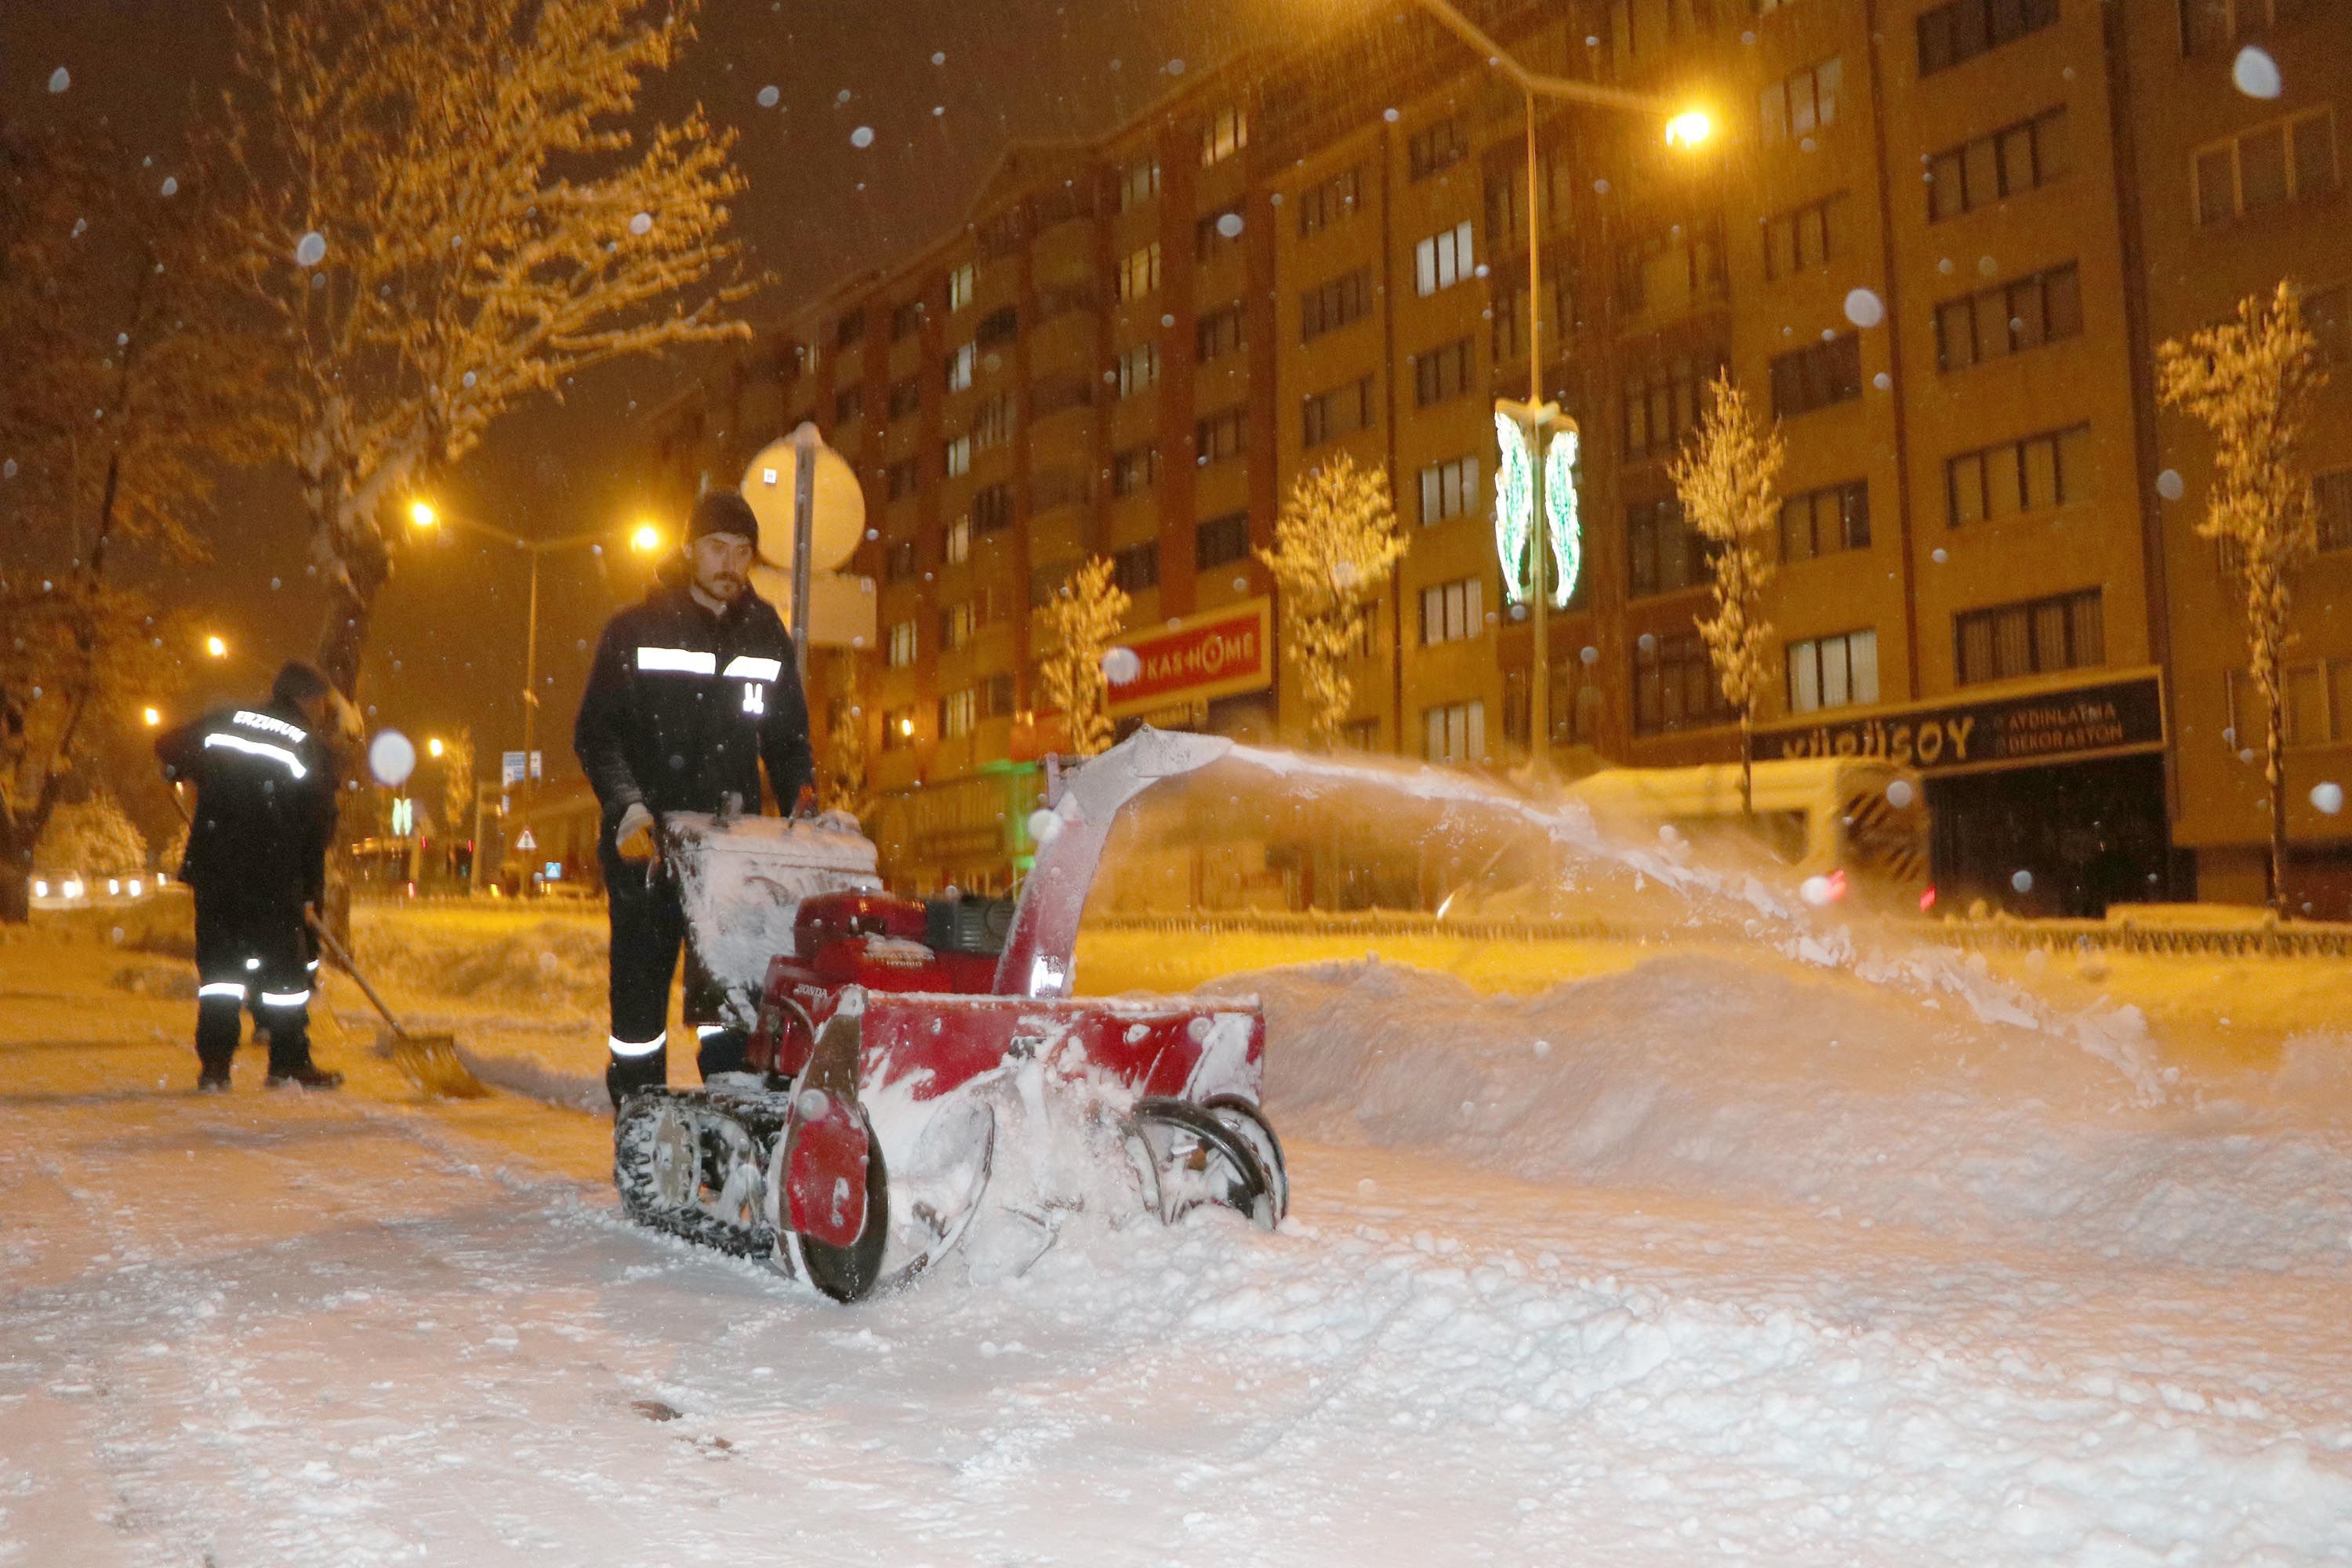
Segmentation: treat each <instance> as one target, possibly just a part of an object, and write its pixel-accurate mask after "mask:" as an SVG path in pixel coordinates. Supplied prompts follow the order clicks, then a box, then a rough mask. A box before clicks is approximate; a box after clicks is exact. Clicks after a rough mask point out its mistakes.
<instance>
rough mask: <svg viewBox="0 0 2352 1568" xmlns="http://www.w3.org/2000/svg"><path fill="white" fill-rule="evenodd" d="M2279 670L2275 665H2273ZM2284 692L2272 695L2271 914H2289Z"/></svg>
mask: <svg viewBox="0 0 2352 1568" xmlns="http://www.w3.org/2000/svg"><path fill="white" fill-rule="evenodd" d="M2273 668H2276V666H2275V665H2273ZM2285 707H2286V703H2285V699H2284V693H2283V692H2282V691H2278V690H2273V692H2272V693H2271V694H2270V734H2269V736H2268V737H2267V738H2266V742H2265V743H2266V746H2267V749H2268V751H2269V753H2270V754H2269V758H2268V761H2269V763H2270V767H2269V773H2270V785H2271V900H2270V903H2271V913H2273V914H2274V915H2280V916H2284V915H2285V913H2286V732H2285V724H2286V714H2285V711H2284V710H2285Z"/></svg>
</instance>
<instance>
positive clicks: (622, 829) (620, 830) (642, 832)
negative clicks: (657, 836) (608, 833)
mask: <svg viewBox="0 0 2352 1568" xmlns="http://www.w3.org/2000/svg"><path fill="white" fill-rule="evenodd" d="M613 844H614V847H615V848H617V849H618V850H619V851H620V852H621V858H622V859H624V860H628V861H632V862H636V863H642V862H644V861H647V860H650V859H652V858H654V814H653V813H652V812H650V811H647V810H646V807H645V803H644V802H643V801H639V802H637V803H636V804H635V805H631V806H630V807H629V809H628V810H626V811H625V812H623V813H621V821H620V824H619V826H616V827H614V829H613Z"/></svg>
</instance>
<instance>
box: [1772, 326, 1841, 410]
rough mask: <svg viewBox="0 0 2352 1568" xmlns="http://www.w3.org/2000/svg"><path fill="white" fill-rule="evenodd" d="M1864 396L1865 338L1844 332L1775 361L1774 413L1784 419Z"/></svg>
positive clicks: (1807, 345)
mask: <svg viewBox="0 0 2352 1568" xmlns="http://www.w3.org/2000/svg"><path fill="white" fill-rule="evenodd" d="M1861 395H1862V338H1861V337H1860V335H1859V334H1857V333H1853V332H1841V333H1839V334H1838V335H1837V336H1835V337H1833V338H1831V339H1830V340H1828V341H1827V342H1818V343H1808V344H1806V345H1805V346H1804V347H1803V348H1801V349H1799V350H1797V351H1796V352H1795V353H1785V354H1779V355H1776V356H1774V358H1773V361H1772V412H1773V414H1774V416H1777V417H1779V418H1782V419H1787V418H1790V417H1791V416H1795V415H1799V414H1810V413H1811V412H1812V411H1813V410H1814V409H1816V408H1826V407H1828V406H1829V405H1831V404H1833V403H1848V402H1851V401H1853V399H1854V398H1857V397H1860V396H1861Z"/></svg>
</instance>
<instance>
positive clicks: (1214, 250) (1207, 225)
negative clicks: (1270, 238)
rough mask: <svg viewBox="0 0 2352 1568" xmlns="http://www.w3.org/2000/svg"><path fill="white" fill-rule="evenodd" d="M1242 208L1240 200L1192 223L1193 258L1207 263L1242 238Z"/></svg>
mask: <svg viewBox="0 0 2352 1568" xmlns="http://www.w3.org/2000/svg"><path fill="white" fill-rule="evenodd" d="M1243 227H1244V225H1243V222H1242V208H1241V204H1240V203H1239V202H1235V203H1234V205H1231V206H1229V207H1226V208H1225V209H1223V211H1221V212H1213V213H1211V214H1210V215H1209V216H1206V217H1204V218H1202V219H1200V220H1199V221H1198V222H1196V223H1194V224H1193V225H1192V259H1193V260H1195V261H1199V262H1202V263H1204V264H1205V263H1207V262H1210V261H1213V260H1215V259H1216V258H1217V257H1218V255H1219V254H1220V253H1221V252H1223V251H1224V250H1225V249H1227V248H1228V247H1233V246H1236V245H1239V244H1240V243H1241V239H1242V230H1243Z"/></svg>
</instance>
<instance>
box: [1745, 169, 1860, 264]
mask: <svg viewBox="0 0 2352 1568" xmlns="http://www.w3.org/2000/svg"><path fill="white" fill-rule="evenodd" d="M1849 221H1850V220H1849V219H1848V217H1847V216H1846V194H1845V193H1844V192H1843V191H1840V192H1838V193H1837V194H1836V195H1832V196H1824V197H1823V198H1822V199H1821V200H1820V201H1817V202H1807V203H1806V204H1805V205H1803V206H1801V207H1795V208H1792V209H1791V210H1790V211H1788V212H1784V213H1777V214H1775V215H1774V216H1771V217H1768V218H1766V219H1765V220H1764V225H1763V228H1764V276H1765V278H1766V279H1767V280H1768V281H1771V282H1778V281H1779V280H1780V279H1783V278H1793V277H1795V276H1796V275H1797V274H1798V273H1800V272H1805V271H1810V270H1811V268H1816V267H1820V266H1822V265H1823V264H1825V263H1827V262H1828V261H1829V260H1831V259H1832V258H1834V257H1839V256H1843V255H1844V254H1845V251H1846V247H1847V246H1848V245H1850V244H1851V243H1852V238H1851V237H1850V236H1849V235H1848V233H1847V231H1846V225H1847V223H1848V222H1849Z"/></svg>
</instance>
